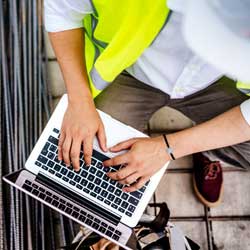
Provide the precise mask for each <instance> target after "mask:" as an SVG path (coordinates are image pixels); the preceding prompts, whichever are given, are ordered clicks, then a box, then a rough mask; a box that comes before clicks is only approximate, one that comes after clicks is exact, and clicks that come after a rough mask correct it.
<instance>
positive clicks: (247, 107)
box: [240, 99, 250, 126]
mask: <svg viewBox="0 0 250 250" xmlns="http://www.w3.org/2000/svg"><path fill="white" fill-rule="evenodd" d="M240 109H241V113H242V115H243V117H244V119H245V120H246V122H247V123H248V124H249V126H250V99H248V100H246V101H244V102H243V103H241V105H240Z"/></svg>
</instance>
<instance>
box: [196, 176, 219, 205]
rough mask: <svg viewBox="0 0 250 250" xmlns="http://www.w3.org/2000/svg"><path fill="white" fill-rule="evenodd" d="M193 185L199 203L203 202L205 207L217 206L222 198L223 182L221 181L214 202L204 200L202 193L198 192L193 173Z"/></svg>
mask: <svg viewBox="0 0 250 250" xmlns="http://www.w3.org/2000/svg"><path fill="white" fill-rule="evenodd" d="M193 187H194V191H195V193H196V195H197V197H198V199H199V200H200V201H201V203H203V204H204V205H205V206H207V207H210V208H212V207H217V206H218V205H219V204H220V203H221V200H222V195H223V190H224V186H223V182H222V186H221V190H220V194H219V198H218V200H217V201H215V202H210V201H208V200H206V199H205V198H204V197H203V196H202V194H201V193H200V192H199V190H198V188H197V185H196V181H195V177H194V175H193Z"/></svg>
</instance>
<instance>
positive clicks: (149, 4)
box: [84, 0, 250, 97]
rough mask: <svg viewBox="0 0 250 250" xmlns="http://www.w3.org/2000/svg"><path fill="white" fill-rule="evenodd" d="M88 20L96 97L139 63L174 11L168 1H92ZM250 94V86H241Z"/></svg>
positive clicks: (89, 60) (90, 65)
mask: <svg viewBox="0 0 250 250" xmlns="http://www.w3.org/2000/svg"><path fill="white" fill-rule="evenodd" d="M90 1H91V4H92V7H93V9H94V13H92V14H88V15H87V16H86V17H85V18H84V27H85V61H86V67H87V72H88V76H89V82H90V87H91V91H92V94H93V97H95V96H97V95H98V94H99V93H100V91H101V90H102V89H104V88H105V87H106V86H107V85H108V84H109V83H110V82H112V81H113V80H114V79H115V78H116V77H117V76H118V75H119V74H120V73H121V72H122V71H123V70H124V69H126V68H128V67H129V66H131V65H132V64H134V63H135V62H136V60H137V59H138V58H139V57H140V56H141V54H142V53H143V51H144V50H145V49H146V48H147V47H149V46H150V45H151V43H152V42H153V41H154V39H155V38H156V37H157V35H158V34H159V32H160V31H161V29H162V28H163V26H164V25H165V23H166V22H167V19H168V17H169V13H170V10H169V8H168V7H167V1H166V0H90ZM238 87H240V88H242V90H243V91H244V93H246V94H250V85H247V84H243V83H238Z"/></svg>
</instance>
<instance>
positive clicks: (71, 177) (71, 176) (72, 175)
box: [67, 171, 75, 179]
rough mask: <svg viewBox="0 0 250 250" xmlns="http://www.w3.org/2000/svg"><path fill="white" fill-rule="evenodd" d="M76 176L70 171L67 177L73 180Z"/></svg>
mask: <svg viewBox="0 0 250 250" xmlns="http://www.w3.org/2000/svg"><path fill="white" fill-rule="evenodd" d="M74 176H75V174H74V173H73V172H71V171H69V172H68V174H67V177H69V178H70V179H73V177H74Z"/></svg>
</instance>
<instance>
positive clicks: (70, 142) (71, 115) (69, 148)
mask: <svg viewBox="0 0 250 250" xmlns="http://www.w3.org/2000/svg"><path fill="white" fill-rule="evenodd" d="M95 135H97V138H98V141H99V144H100V147H101V149H102V150H103V151H107V148H106V136H105V131H104V126H103V123H102V121H101V118H100V116H99V114H98V112H97V111H96V109H95V106H94V103H93V101H92V99H82V100H81V101H78V102H75V103H70V102H69V105H68V107H67V110H66V112H65V115H64V118H63V123H62V128H61V134H60V138H59V144H58V159H59V160H63V161H64V162H65V163H66V165H68V166H69V165H70V162H71V161H72V164H73V167H74V169H75V170H79V169H80V164H79V156H80V150H81V147H82V145H83V151H84V159H85V162H86V164H88V165H90V163H91V156H92V150H93V139H94V136H95Z"/></svg>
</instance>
